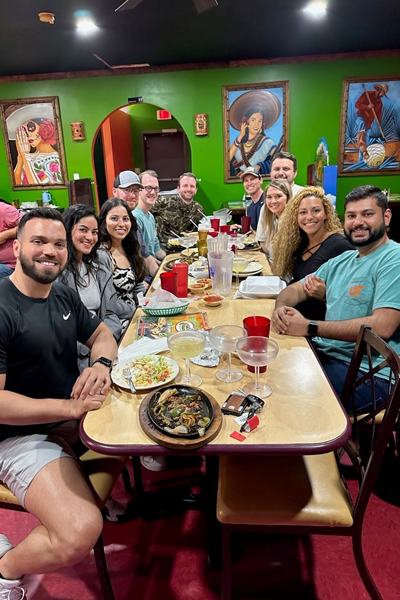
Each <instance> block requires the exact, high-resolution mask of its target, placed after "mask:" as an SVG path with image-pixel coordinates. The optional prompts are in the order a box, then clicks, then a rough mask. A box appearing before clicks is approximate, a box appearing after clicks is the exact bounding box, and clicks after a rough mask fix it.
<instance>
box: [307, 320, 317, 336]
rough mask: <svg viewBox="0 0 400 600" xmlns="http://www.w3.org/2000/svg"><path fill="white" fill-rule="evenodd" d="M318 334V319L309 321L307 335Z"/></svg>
mask: <svg viewBox="0 0 400 600" xmlns="http://www.w3.org/2000/svg"><path fill="white" fill-rule="evenodd" d="M316 335H318V321H310V322H309V324H308V327H307V337H310V338H313V337H315V336H316Z"/></svg>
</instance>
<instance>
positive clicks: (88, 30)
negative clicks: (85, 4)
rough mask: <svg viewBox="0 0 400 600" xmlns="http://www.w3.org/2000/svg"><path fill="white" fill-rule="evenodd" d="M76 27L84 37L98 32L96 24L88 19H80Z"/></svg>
mask: <svg viewBox="0 0 400 600" xmlns="http://www.w3.org/2000/svg"><path fill="white" fill-rule="evenodd" d="M76 26H77V28H78V32H79V33H80V34H82V35H91V34H92V33H95V31H97V30H98V27H97V25H96V23H95V22H94V21H93V20H92V19H90V18H88V17H85V18H83V19H78V21H77V22H76Z"/></svg>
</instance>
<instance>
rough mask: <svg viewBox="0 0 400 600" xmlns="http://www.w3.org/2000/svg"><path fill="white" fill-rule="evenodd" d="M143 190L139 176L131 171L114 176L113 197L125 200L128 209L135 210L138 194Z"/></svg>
mask: <svg viewBox="0 0 400 600" xmlns="http://www.w3.org/2000/svg"><path fill="white" fill-rule="evenodd" d="M142 189H143V186H142V184H141V183H140V179H139V175H137V174H136V173H134V172H133V171H121V173H120V174H119V175H117V176H116V178H115V181H114V187H113V196H114V197H115V198H120V199H121V200H125V202H126V203H127V204H128V206H129V208H130V209H131V210H133V209H134V208H136V206H137V203H138V201H139V192H140V190H142Z"/></svg>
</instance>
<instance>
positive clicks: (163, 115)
mask: <svg viewBox="0 0 400 600" xmlns="http://www.w3.org/2000/svg"><path fill="white" fill-rule="evenodd" d="M168 119H172V115H171V113H170V112H168V111H167V110H158V111H157V121H168Z"/></svg>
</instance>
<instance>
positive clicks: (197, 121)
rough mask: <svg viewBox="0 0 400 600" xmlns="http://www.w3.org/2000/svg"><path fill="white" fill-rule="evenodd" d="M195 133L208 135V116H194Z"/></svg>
mask: <svg viewBox="0 0 400 600" xmlns="http://www.w3.org/2000/svg"><path fill="white" fill-rule="evenodd" d="M194 133H195V135H208V114H207V113H199V114H198V115H194Z"/></svg>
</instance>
